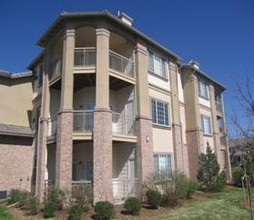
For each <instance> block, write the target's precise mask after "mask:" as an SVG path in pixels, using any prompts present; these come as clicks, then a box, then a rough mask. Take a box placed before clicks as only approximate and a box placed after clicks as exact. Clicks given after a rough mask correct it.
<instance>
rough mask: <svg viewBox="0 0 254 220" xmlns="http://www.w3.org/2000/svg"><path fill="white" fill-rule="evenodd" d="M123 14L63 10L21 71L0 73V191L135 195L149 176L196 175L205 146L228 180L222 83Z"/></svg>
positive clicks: (114, 198) (114, 196) (113, 198)
mask: <svg viewBox="0 0 254 220" xmlns="http://www.w3.org/2000/svg"><path fill="white" fill-rule="evenodd" d="M132 22H133V21H132V19H131V18H130V17H128V16H127V15H126V14H124V13H119V15H118V16H114V15H112V14H110V13H109V12H107V11H102V12H81V13H67V12H65V13H62V14H61V15H60V16H59V17H58V18H57V19H56V20H55V21H54V22H53V23H52V25H51V26H50V27H49V28H48V29H47V30H46V32H45V33H44V34H43V35H42V36H41V38H40V39H39V41H38V45H40V46H41V47H42V48H43V50H42V52H41V53H40V54H39V55H38V56H37V57H36V58H35V59H34V60H33V61H32V62H31V64H30V65H29V66H28V69H29V71H28V72H26V73H20V74H10V73H7V72H3V71H2V73H1V74H0V91H1V92H0V96H2V97H1V100H2V103H1V111H0V123H1V124H0V153H1V155H2V158H1V161H0V175H1V178H0V189H6V190H10V188H14V187H16V188H18V187H21V188H25V187H26V188H29V189H30V188H31V189H33V190H34V191H35V192H36V194H37V195H38V196H39V197H40V199H41V198H42V197H43V192H44V190H45V188H46V187H47V186H48V185H51V184H53V185H55V186H57V187H60V188H62V189H67V190H71V189H72V186H73V185H79V184H92V187H93V192H94V200H95V201H98V200H105V199H106V200H110V201H115V202H117V201H118V200H120V199H122V198H124V197H127V196H129V195H135V194H136V195H137V194H138V192H139V189H140V186H141V184H142V183H144V182H145V181H146V180H147V179H148V178H150V177H151V176H152V175H153V174H154V173H160V172H163V173H165V174H166V175H170V173H171V172H172V171H173V170H180V171H182V172H184V173H185V174H186V175H188V176H190V177H192V178H195V176H196V172H197V168H198V155H199V154H200V153H202V152H205V149H206V145H207V143H208V144H209V145H210V146H211V147H212V148H213V150H214V152H215V153H216V156H217V158H218V161H219V164H220V166H221V169H222V170H225V172H226V174H227V176H228V178H230V161H229V154H228V143H227V134H226V126H225V115H224V108H223V95H222V94H223V91H224V90H225V87H224V86H223V85H221V84H220V83H218V82H216V81H215V80H214V79H212V78H211V77H209V76H208V75H207V74H206V73H204V72H203V71H202V70H201V69H200V66H199V64H198V63H197V62H195V61H190V62H189V63H186V64H185V63H182V62H181V59H180V57H179V56H178V55H177V54H175V53H174V52H172V51H170V50H168V49H167V48H165V47H163V46H162V45H160V44H159V43H157V42H156V41H154V40H153V39H151V38H149V37H148V36H146V35H145V34H143V33H142V32H140V31H139V30H137V29H135V28H134V27H133V26H132Z"/></svg>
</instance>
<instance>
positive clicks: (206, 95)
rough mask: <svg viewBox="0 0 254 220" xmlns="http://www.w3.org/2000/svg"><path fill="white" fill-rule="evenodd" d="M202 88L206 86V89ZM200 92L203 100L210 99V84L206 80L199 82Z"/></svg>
mask: <svg viewBox="0 0 254 220" xmlns="http://www.w3.org/2000/svg"><path fill="white" fill-rule="evenodd" d="M202 86H204V88H202ZM204 89H205V90H204ZM198 91H199V96H200V97H201V98H203V99H206V100H209V99H210V96H209V86H208V83H207V82H206V81H205V80H203V79H199V80H198ZM203 92H204V94H203Z"/></svg>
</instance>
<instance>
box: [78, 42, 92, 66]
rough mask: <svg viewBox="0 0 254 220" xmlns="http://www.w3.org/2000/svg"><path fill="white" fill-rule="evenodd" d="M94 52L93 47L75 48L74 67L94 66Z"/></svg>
mask: <svg viewBox="0 0 254 220" xmlns="http://www.w3.org/2000/svg"><path fill="white" fill-rule="evenodd" d="M95 64H96V50H95V48H94V47H84V48H83V47H80V48H75V52H74V67H84V66H95Z"/></svg>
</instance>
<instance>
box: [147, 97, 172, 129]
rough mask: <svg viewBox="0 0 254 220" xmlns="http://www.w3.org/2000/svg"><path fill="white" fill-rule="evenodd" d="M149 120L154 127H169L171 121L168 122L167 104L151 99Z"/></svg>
mask: <svg viewBox="0 0 254 220" xmlns="http://www.w3.org/2000/svg"><path fill="white" fill-rule="evenodd" d="M153 103H155V104H153ZM161 105H162V106H161ZM158 108H160V109H158ZM162 113H163V114H162ZM160 117H163V118H160ZM151 118H152V123H153V124H155V125H159V126H165V127H170V123H171V121H170V111H169V103H168V102H165V101H163V100H159V99H156V98H152V97H151Z"/></svg>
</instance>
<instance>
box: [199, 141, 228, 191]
mask: <svg viewBox="0 0 254 220" xmlns="http://www.w3.org/2000/svg"><path fill="white" fill-rule="evenodd" d="M219 171H220V166H219V164H218V162H217V158H216V156H215V154H214V153H213V152H212V149H211V147H210V146H209V144H207V148H206V154H203V153H202V154H200V156H199V169H198V175H197V179H198V181H199V183H200V189H201V190H204V191H209V192H218V191H221V190H222V189H223V188H224V187H225V184H226V179H225V175H224V173H223V172H221V173H219Z"/></svg>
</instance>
